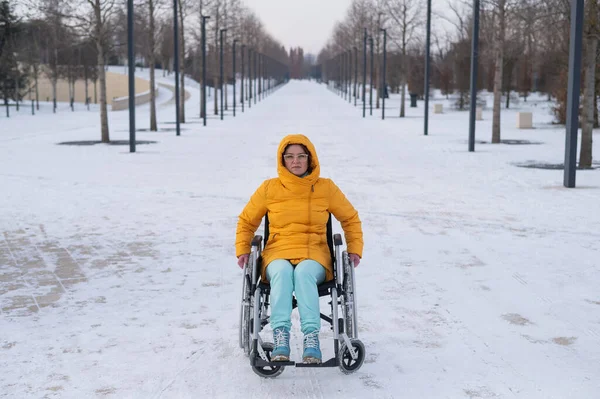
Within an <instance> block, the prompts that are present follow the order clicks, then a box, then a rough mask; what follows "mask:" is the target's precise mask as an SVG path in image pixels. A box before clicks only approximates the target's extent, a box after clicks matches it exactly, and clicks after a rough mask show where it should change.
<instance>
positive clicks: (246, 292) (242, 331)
mask: <svg viewBox="0 0 600 399" xmlns="http://www.w3.org/2000/svg"><path fill="white" fill-rule="evenodd" d="M252 313H253V303H252V300H251V298H250V287H249V285H248V278H247V275H246V273H244V274H243V283H242V302H241V307H240V328H239V344H240V348H242V349H243V350H244V353H245V354H246V355H248V354H249V353H250V339H251V338H250V335H251V331H252V327H251V325H252Z"/></svg>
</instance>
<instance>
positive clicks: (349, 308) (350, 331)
mask: <svg viewBox="0 0 600 399" xmlns="http://www.w3.org/2000/svg"><path fill="white" fill-rule="evenodd" d="M354 290H355V286H354V270H353V269H352V265H351V264H350V260H349V259H348V254H347V253H346V252H344V292H345V296H344V300H343V301H342V304H343V306H342V312H343V313H342V314H343V317H344V332H345V333H346V334H347V335H348V337H349V338H356V337H355V336H354V330H355V327H356V326H355V323H357V322H358V321H357V320H356V319H355V315H356V313H355V311H354V306H356V304H355V303H354Z"/></svg>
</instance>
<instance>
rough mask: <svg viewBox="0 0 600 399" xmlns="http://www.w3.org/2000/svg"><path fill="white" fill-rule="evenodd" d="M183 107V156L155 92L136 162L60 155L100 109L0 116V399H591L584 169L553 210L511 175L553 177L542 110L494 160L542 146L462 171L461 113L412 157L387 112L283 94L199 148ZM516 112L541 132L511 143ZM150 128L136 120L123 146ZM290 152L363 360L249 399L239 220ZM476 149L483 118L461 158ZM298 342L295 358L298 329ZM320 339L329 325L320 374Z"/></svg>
mask: <svg viewBox="0 0 600 399" xmlns="http://www.w3.org/2000/svg"><path fill="white" fill-rule="evenodd" d="M169 79H170V80H169ZM169 79H162V78H161V81H163V83H168V82H169V81H172V77H170V78H169ZM186 89H187V90H188V91H190V94H191V97H190V100H188V102H187V108H186V111H187V115H188V117H189V121H190V122H191V123H187V124H184V125H182V134H181V136H180V137H176V136H175V133H174V131H172V129H173V128H174V125H173V121H174V106H173V104H172V103H171V102H169V100H170V93H169V92H168V91H166V90H164V91H162V93H163V94H161V98H160V101H159V102H160V103H162V104H163V105H162V106H159V124H160V127H161V128H163V129H164V130H163V131H161V132H157V133H150V132H138V134H137V138H138V139H139V140H151V141H156V142H157V143H156V144H149V145H139V146H138V147H137V153H135V154H130V153H129V152H128V151H129V147H128V146H108V145H95V146H64V145H56V144H57V143H59V142H64V141H79V140H99V139H100V133H99V127H98V124H99V123H98V122H99V117H98V115H97V113H96V112H95V111H96V110H97V109H96V108H94V109H93V110H92V111H89V112H88V111H86V110H85V109H84V108H83V106H81V107H80V108H79V109H78V110H77V111H76V112H74V113H72V112H70V111H69V110H68V108H67V107H66V106H65V105H61V106H62V107H63V108H62V109H61V110H60V112H59V113H57V114H56V115H54V114H52V113H51V108H50V105H48V104H45V105H44V107H45V108H43V109H42V111H41V112H40V113H39V114H38V115H36V116H31V115H28V114H27V113H26V112H23V111H21V112H20V113H17V114H15V115H14V117H11V118H10V119H6V118H5V117H4V114H2V116H0V187H1V188H2V194H3V195H2V196H0V231H1V232H2V239H1V240H0V308H1V313H0V369H1V370H2V373H0V397H6V398H43V397H47V398H90V397H111V398H158V397H161V398H216V397H218V398H238V397H256V398H287V397H298V398H320V397H336V398H337V397H339V398H492V397H498V398H505V397H506V398H511V397H517V398H527V399H530V398H544V399H546V398H561V399H563V398H594V397H597V396H598V392H600V377H599V376H600V291H599V290H598V287H599V286H600V244H599V243H600V232H599V231H598V226H600V215H599V213H598V212H597V211H598V209H599V203H600V202H599V201H600V170H591V171H578V173H577V188H575V189H566V188H564V187H563V186H562V181H563V172H562V170H539V169H528V168H521V167H517V166H515V164H519V163H524V162H528V161H535V162H545V163H562V162H563V159H564V142H565V134H564V127H561V126H555V125H552V123H551V121H552V116H551V115H550V114H549V111H548V109H549V108H548V107H549V106H550V104H549V103H547V102H546V101H545V100H544V99H543V98H538V99H537V101H534V100H535V99H533V98H532V99H530V101H528V102H527V103H525V102H522V101H521V102H520V103H519V104H518V105H516V106H515V107H514V108H511V109H510V110H508V111H505V110H503V114H502V123H503V131H502V135H503V139H519V140H530V141H534V142H539V143H541V144H533V145H506V144H500V145H492V144H480V143H478V144H477V146H476V151H475V152H474V153H469V152H468V151H467V139H468V112H459V111H455V110H453V109H451V108H450V102H449V101H446V100H444V99H443V98H442V97H440V96H438V97H436V98H434V99H432V101H431V103H430V104H431V106H432V107H433V104H434V103H435V102H437V101H438V98H439V101H443V102H444V103H445V105H444V113H443V114H433V111H431V112H430V129H429V136H427V137H426V136H424V135H423V117H422V114H423V109H422V106H423V104H422V102H419V108H416V109H415V108H409V107H407V117H406V118H405V119H399V118H397V117H396V115H397V113H398V99H397V96H392V98H391V99H390V100H389V101H387V103H386V105H387V106H389V107H390V109H389V111H388V112H387V114H388V116H389V118H388V119H387V120H385V121H381V120H380V118H379V115H380V113H379V111H378V110H377V111H374V115H373V117H367V118H366V119H363V118H362V112H361V110H360V109H359V107H354V106H353V105H350V104H348V103H347V102H346V103H345V102H344V101H343V100H342V99H340V98H339V97H337V96H336V95H335V94H334V93H332V92H331V91H329V90H327V89H326V87H325V86H324V85H318V84H316V83H311V82H297V81H293V82H291V83H289V84H288V85H287V86H285V87H283V88H281V89H279V90H278V91H276V92H275V93H274V94H272V95H271V96H269V97H267V98H266V99H265V100H264V101H262V102H260V103H258V104H256V105H254V104H253V105H252V108H251V109H250V110H248V109H246V112H244V113H243V114H242V113H241V112H240V110H239V109H238V116H237V117H236V118H235V119H234V118H232V117H231V110H230V111H229V113H228V115H227V116H226V119H225V121H219V120H217V119H215V117H214V116H213V115H210V116H211V118H210V119H209V123H208V126H207V127H203V126H202V124H201V123H200V119H199V118H198V109H199V102H198V101H199V100H198V99H199V94H198V89H197V85H195V86H194V85H193V84H191V83H190V84H189V85H188V86H187V87H186ZM536 104H537V105H536ZM392 107H393V108H392ZM432 109H433V108H432ZM524 110H532V111H533V112H534V127H535V129H532V130H518V129H516V127H515V126H516V112H518V111H524ZM11 112H12V110H11ZM148 113H149V111H148V106H147V105H144V106H140V107H138V108H137V127H138V128H140V129H146V128H147V127H148V119H149V118H148ZM110 119H111V122H110V124H111V138H112V139H114V140H126V139H127V138H128V135H129V133H128V113H127V112H111V113H110ZM289 133H302V134H305V135H307V136H308V137H309V138H310V139H311V140H312V141H313V142H314V143H315V145H316V147H317V151H318V152H319V158H320V161H321V173H322V176H325V177H331V178H333V179H334V181H335V182H336V183H337V184H338V186H340V188H341V189H342V190H343V191H344V192H345V194H346V196H347V197H348V198H349V199H350V200H351V201H352V202H353V204H354V205H355V206H356V208H357V209H358V210H359V213H360V216H361V219H362V221H363V228H364V233H365V251H364V258H363V261H362V263H361V264H360V266H359V268H358V269H357V279H358V282H357V285H358V304H359V311H358V316H359V336H360V338H361V339H362V341H363V342H364V343H365V345H366V351H367V358H366V361H365V364H364V365H363V367H362V368H361V369H360V370H359V371H358V372H356V373H355V374H353V375H350V376H347V375H343V374H342V373H341V372H340V371H339V370H338V369H337V368H331V369H294V368H287V369H286V371H285V372H284V373H283V374H282V375H281V376H280V377H278V378H277V379H274V380H264V379H261V378H259V377H258V376H256V375H255V374H254V373H253V372H252V370H251V368H250V366H249V363H248V359H247V358H246V357H245V356H244V355H243V353H242V350H241V349H240V348H239V347H238V341H237V340H238V335H237V334H238V333H237V329H238V325H237V322H238V312H239V299H240V291H241V281H240V279H241V273H240V270H239V268H238V267H237V266H236V264H235V257H234V247H233V241H234V230H235V225H236V220H237V215H238V214H239V212H240V211H241V209H242V208H243V206H244V205H245V203H246V201H247V200H248V198H249V196H250V195H251V194H252V192H253V191H254V190H255V189H256V187H258V185H259V184H260V183H261V182H262V181H263V180H264V179H266V178H269V177H273V176H275V174H276V170H275V153H276V149H277V145H278V144H279V141H280V139H281V138H282V137H283V136H285V135H286V134H289ZM595 136H596V137H595V138H596V141H595V144H594V146H595V147H594V152H595V154H596V157H598V154H600V144H599V142H600V140H599V139H600V138H597V133H596V134H595ZM490 139H491V110H489V109H488V110H485V111H484V120H483V121H479V122H477V140H483V141H487V142H489V141H490ZM337 231H339V228H338V229H337ZM322 305H323V309H325V307H326V306H327V304H326V302H325V300H324V299H323V303H322ZM294 323H295V328H294V331H293V339H292V357H293V358H294V359H299V357H300V355H301V345H302V342H301V334H300V332H299V328H298V327H299V326H298V317H297V314H296V313H295V311H294ZM329 337H331V332H330V331H329V329H328V326H327V325H326V324H323V328H322V334H321V344H322V348H323V352H324V356H325V357H327V358H329V357H331V356H333V350H332V344H331V341H330V340H329V339H328V338H329ZM265 338H268V330H265Z"/></svg>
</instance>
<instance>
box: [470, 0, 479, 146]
mask: <svg viewBox="0 0 600 399" xmlns="http://www.w3.org/2000/svg"><path fill="white" fill-rule="evenodd" d="M472 40H473V41H472V42H471V110H470V114H469V152H474V151H475V112H476V110H475V107H476V106H477V59H478V58H479V0H473V39H472Z"/></svg>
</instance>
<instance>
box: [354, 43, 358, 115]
mask: <svg viewBox="0 0 600 399" xmlns="http://www.w3.org/2000/svg"><path fill="white" fill-rule="evenodd" d="M357 89H358V47H356V46H354V106H355V107H356V102H357V101H358V92H357Z"/></svg>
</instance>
